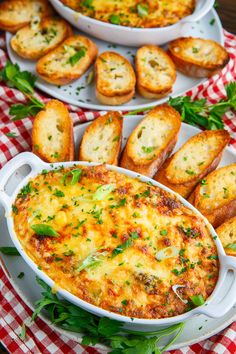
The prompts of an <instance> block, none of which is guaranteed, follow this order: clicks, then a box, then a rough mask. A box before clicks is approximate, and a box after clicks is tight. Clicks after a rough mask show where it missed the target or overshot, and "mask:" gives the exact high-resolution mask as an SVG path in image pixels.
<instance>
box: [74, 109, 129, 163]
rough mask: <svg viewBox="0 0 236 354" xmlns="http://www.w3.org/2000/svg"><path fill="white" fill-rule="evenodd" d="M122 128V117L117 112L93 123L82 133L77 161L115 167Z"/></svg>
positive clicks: (110, 113)
mask: <svg viewBox="0 0 236 354" xmlns="http://www.w3.org/2000/svg"><path fill="white" fill-rule="evenodd" d="M122 126H123V117H122V116H121V115H120V113H118V112H109V113H107V114H105V115H104V116H101V117H99V118H97V119H96V120H95V121H93V122H92V123H91V124H90V125H89V126H88V128H87V129H86V131H85V133H84V136H83V139H82V142H81V145H80V149H79V160H80V161H92V162H100V163H108V164H111V165H117V164H118V158H119V154H120V149H121V141H122Z"/></svg>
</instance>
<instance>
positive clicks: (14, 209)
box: [12, 204, 18, 215]
mask: <svg viewBox="0 0 236 354" xmlns="http://www.w3.org/2000/svg"><path fill="white" fill-rule="evenodd" d="M12 211H13V213H14V214H16V215H17V214H18V208H17V207H16V206H15V205H14V204H13V205H12Z"/></svg>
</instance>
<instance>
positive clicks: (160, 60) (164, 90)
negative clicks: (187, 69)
mask: <svg viewBox="0 0 236 354" xmlns="http://www.w3.org/2000/svg"><path fill="white" fill-rule="evenodd" d="M135 66H136V74H137V89H138V91H139V93H140V95H141V96H143V97H145V98H148V99H158V98H162V97H165V96H166V95H168V94H169V93H171V92H172V87H173V84H174V82H175V80H176V69H175V64H174V63H173V61H172V59H171V58H170V56H169V55H168V54H167V53H166V52H165V51H164V50H163V49H162V48H160V47H157V46H155V45H146V46H143V47H141V48H139V49H138V51H137V53H136V57H135Z"/></svg>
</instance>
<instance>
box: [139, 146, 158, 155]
mask: <svg viewBox="0 0 236 354" xmlns="http://www.w3.org/2000/svg"><path fill="white" fill-rule="evenodd" d="M155 149H156V147H155V146H142V150H143V152H144V153H145V154H150V153H151V152H153V151H154V150H155Z"/></svg>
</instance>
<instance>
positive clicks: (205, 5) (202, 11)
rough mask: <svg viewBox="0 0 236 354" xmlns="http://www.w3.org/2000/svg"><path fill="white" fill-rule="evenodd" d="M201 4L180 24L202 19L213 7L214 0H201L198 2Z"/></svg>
mask: <svg viewBox="0 0 236 354" xmlns="http://www.w3.org/2000/svg"><path fill="white" fill-rule="evenodd" d="M200 2H201V3H202V4H201V5H200V6H199V8H198V6H197V9H196V10H195V11H194V13H193V14H192V15H190V16H187V17H185V18H184V19H183V20H182V21H181V22H182V23H187V22H196V21H198V20H200V19H201V18H203V17H204V16H205V15H206V14H207V13H208V12H209V11H210V10H211V9H212V7H213V6H214V3H215V0H207V1H205V0H202V1H200Z"/></svg>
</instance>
